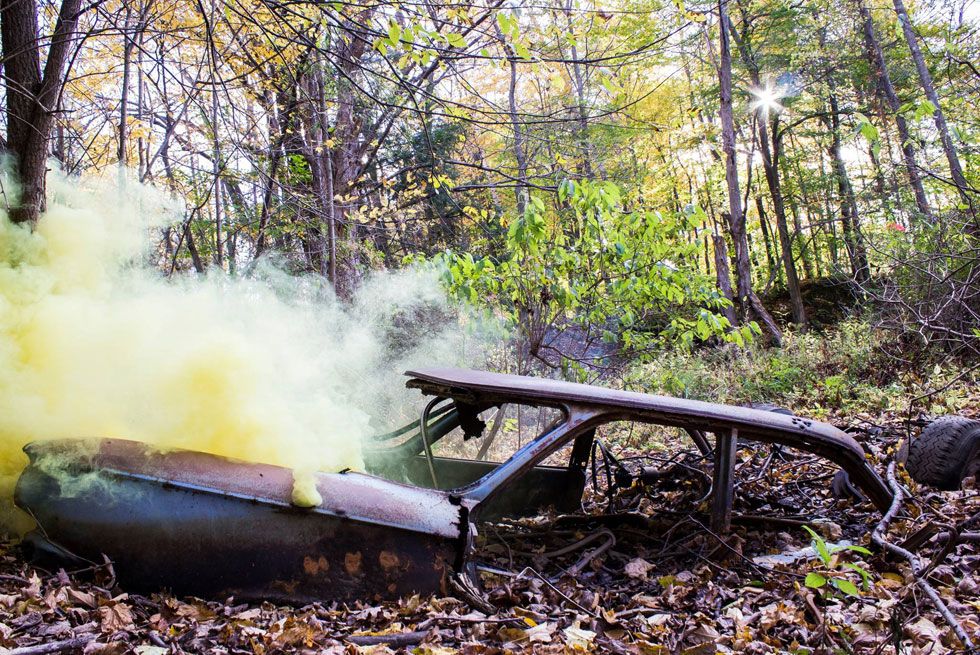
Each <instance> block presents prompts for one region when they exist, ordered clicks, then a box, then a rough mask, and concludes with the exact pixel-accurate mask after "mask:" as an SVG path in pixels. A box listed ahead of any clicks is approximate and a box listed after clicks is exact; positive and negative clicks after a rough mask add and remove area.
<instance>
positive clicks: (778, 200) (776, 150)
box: [756, 75, 806, 326]
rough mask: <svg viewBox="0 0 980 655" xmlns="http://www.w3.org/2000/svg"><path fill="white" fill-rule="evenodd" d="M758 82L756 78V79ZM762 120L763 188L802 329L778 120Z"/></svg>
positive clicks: (803, 319) (795, 316) (803, 311)
mask: <svg viewBox="0 0 980 655" xmlns="http://www.w3.org/2000/svg"><path fill="white" fill-rule="evenodd" d="M756 78H758V75H756ZM766 118H767V117H766V116H763V117H762V119H761V120H760V121H759V141H760V143H761V150H762V168H763V170H764V171H765V174H766V184H767V185H768V186H769V195H770V196H771V197H772V209H773V213H774V214H775V215H776V232H777V233H778V234H779V247H780V250H781V251H782V256H783V269H784V270H785V271H786V289H787V291H789V299H790V305H791V306H792V311H793V322H794V323H796V324H797V325H800V326H805V325H806V309H805V308H804V307H803V294H802V292H801V291H800V277H799V274H798V273H797V272H796V262H795V261H794V259H793V240H792V238H791V237H790V234H789V225H788V224H787V222H786V207H785V204H784V203H783V190H782V185H781V184H780V180H779V156H780V153H781V151H782V146H781V143H782V137H781V136H780V135H779V122H778V121H779V119H778V118H777V117H776V115H775V114H774V115H773V117H772V123H771V124H770V123H769V122H768V121H767V120H766ZM769 125H771V127H772V133H773V142H772V146H771V147H770V144H769Z"/></svg>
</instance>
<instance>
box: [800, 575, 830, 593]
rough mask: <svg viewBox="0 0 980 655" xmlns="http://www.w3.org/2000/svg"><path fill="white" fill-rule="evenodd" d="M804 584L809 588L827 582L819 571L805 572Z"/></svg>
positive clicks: (816, 587) (815, 587) (817, 587)
mask: <svg viewBox="0 0 980 655" xmlns="http://www.w3.org/2000/svg"><path fill="white" fill-rule="evenodd" d="M803 584H805V585H806V586H807V587H809V588H810V589H819V588H820V587H822V586H824V585H825V584H827V578H825V577H823V576H822V575H820V574H819V573H814V572H812V571H811V572H810V573H807V574H806V579H805V580H803Z"/></svg>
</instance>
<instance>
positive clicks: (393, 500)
mask: <svg viewBox="0 0 980 655" xmlns="http://www.w3.org/2000/svg"><path fill="white" fill-rule="evenodd" d="M407 375H408V376H409V381H408V386H409V387H411V388H416V389H418V390H420V391H421V392H422V393H423V394H425V395H427V396H431V397H432V398H431V399H430V401H429V402H428V403H427V404H426V405H425V409H424V410H423V411H422V415H421V417H420V419H419V420H418V421H415V422H414V423H412V424H411V425H409V426H406V427H405V428H402V429H401V430H398V431H395V432H393V433H390V434H388V435H383V436H382V437H378V438H377V439H376V440H375V442H374V443H373V444H372V449H371V450H370V451H369V452H368V453H367V454H366V462H367V470H368V471H369V472H368V473H357V472H349V471H346V472H339V473H321V474H319V476H318V480H317V485H318V490H319V492H320V494H321V495H322V497H323V503H322V505H320V506H319V507H315V508H312V509H302V508H298V507H294V506H292V505H291V504H290V497H291V488H292V482H293V478H292V473H291V471H289V470H288V469H284V468H279V467H275V466H269V465H264V464H254V463H245V462H240V461H234V460H230V459H226V458H222V457H216V456H213V455H207V454H203V453H197V452H189V451H172V452H163V453H161V452H158V451H155V450H153V449H151V448H149V447H147V446H145V445H143V444H140V443H136V442H131V441H123V440H115V439H105V440H97V441H85V442H79V441H57V442H43V443H34V444H31V445H28V446H27V447H26V451H27V453H28V455H29V456H30V459H31V464H30V465H29V466H28V468H27V469H26V470H25V471H24V473H23V474H22V475H21V478H20V480H19V482H18V486H17V490H16V502H17V504H18V506H20V507H21V508H23V509H24V510H25V511H27V512H29V513H30V514H31V515H32V516H33V517H34V518H35V520H36V521H37V524H38V529H37V530H36V531H35V532H34V533H33V534H32V535H30V537H29V538H28V543H30V544H32V545H33V547H34V549H35V550H36V551H38V552H40V553H45V554H47V555H49V556H50V555H55V556H57V557H60V558H62V559H76V560H78V561H94V562H101V561H102V554H105V555H106V556H108V557H109V558H110V559H111V560H112V562H113V565H114V569H115V572H116V574H117V575H118V577H119V579H120V580H121V581H122V582H124V583H125V584H127V585H128V586H129V587H130V588H132V589H137V590H146V591H155V590H159V589H171V590H172V591H174V592H176V593H180V594H189V595H197V596H203V597H211V598H225V597H228V596H235V597H236V598H239V599H270V600H277V601H287V602H294V603H295V602H300V603H301V602H308V601H325V600H335V599H336V600H351V599H357V598H362V599H375V598H390V597H395V596H400V595H405V594H410V593H432V592H435V593H446V592H447V591H451V589H452V588H454V585H460V584H463V585H465V584H466V582H467V580H469V579H470V578H469V577H468V576H470V575H471V574H472V567H473V562H472V561H471V552H472V546H473V539H474V537H475V534H476V530H477V528H478V526H479V525H480V524H481V523H482V522H484V521H487V520H492V519H494V518H496V517H501V516H519V515H526V514H529V513H533V512H536V511H539V510H541V509H543V508H545V507H548V506H551V507H554V508H555V509H556V510H558V511H574V510H576V509H578V508H579V507H580V503H581V499H582V494H583V491H584V489H585V486H586V481H587V466H588V463H589V458H590V455H591V453H592V451H593V444H594V442H595V439H596V436H595V435H596V428H597V427H599V426H602V425H603V424H607V423H610V422H614V421H631V422H637V423H643V424H654V425H663V426H671V427H675V428H680V429H681V430H682V431H686V433H687V435H689V437H690V438H691V439H692V440H693V442H694V445H695V446H696V447H697V449H698V450H699V451H700V452H701V454H702V455H703V456H707V457H710V458H711V461H713V475H712V478H713V479H712V484H711V489H712V491H711V499H712V500H711V503H712V508H711V515H712V516H711V519H712V523H713V525H714V527H715V528H716V529H718V530H724V529H726V528H727V526H728V524H729V522H730V520H731V515H732V495H733V488H734V487H733V485H734V479H733V478H734V471H735V451H736V444H737V442H739V441H741V442H743V443H744V442H763V443H769V444H781V445H784V446H787V447H791V448H794V449H798V450H801V451H805V452H808V453H812V454H815V455H818V456H820V457H823V458H826V459H828V460H830V461H831V462H833V463H834V464H836V465H838V466H840V468H841V469H843V470H844V471H846V473H847V474H848V476H849V478H850V481H851V483H852V484H853V485H854V486H856V487H857V488H858V489H859V490H860V491H861V492H862V493H863V495H864V496H865V497H866V498H867V499H868V500H869V501H870V502H872V503H873V504H874V505H876V506H877V507H878V508H879V509H885V508H887V507H888V505H889V503H890V501H891V494H890V491H889V489H888V487H887V485H886V484H885V483H884V482H883V481H882V479H881V478H880V477H879V476H878V474H877V473H875V471H874V470H873V469H872V467H871V466H870V465H869V464H868V462H867V461H866V457H865V453H864V451H863V450H862V448H861V446H860V445H858V443H857V442H856V441H855V440H854V439H852V438H851V437H850V436H848V435H847V434H845V433H843V432H841V431H840V430H838V429H836V428H834V427H832V426H830V425H827V424H824V423H820V422H817V421H812V420H809V419H805V418H799V417H796V416H787V415H783V414H779V413H773V412H770V411H762V410H759V409H750V408H744V407H733V406H727V405H719V404H712V403H705V402H698V401H691V400H681V399H676V398H669V397H662V396H653V395H646V394H641V393H631V392H625V391H615V390H611V389H605V388H598V387H592V386H587V385H581V384H572V383H566V382H557V381H552V380H543V379H536V378H530V377H520V376H513V375H503V374H496V373H487V372H479V371H469V370H460V369H448V368H423V369H418V370H415V371H410V372H408V374H407ZM511 403H516V404H522V405H524V406H532V407H544V408H550V409H551V410H554V420H552V421H550V422H548V423H546V424H544V425H542V426H541V428H540V431H539V433H538V434H537V436H536V437H535V438H533V439H532V440H529V441H528V442H527V443H525V444H523V445H522V446H521V447H520V448H518V449H517V450H516V452H514V453H513V454H512V455H511V456H510V457H509V458H508V459H506V460H505V461H503V462H501V463H492V462H488V461H481V460H480V459H479V458H477V459H458V458H450V457H443V456H437V455H435V454H434V452H433V449H434V445H435V444H437V443H438V442H439V441H440V440H441V439H443V438H444V437H445V436H446V435H447V434H449V433H450V432H452V431H456V432H462V434H463V438H464V439H466V440H470V439H473V440H475V442H476V443H479V441H480V440H481V439H482V440H484V441H486V440H492V439H493V434H492V433H493V432H494V431H495V430H496V428H497V427H498V426H497V425H496V424H495V425H494V426H493V427H492V428H489V429H488V428H487V425H486V424H485V423H484V421H483V420H482V419H481V414H483V413H485V412H488V410H492V409H493V408H500V407H503V406H505V405H508V404H511ZM710 435H713V438H712V437H711V436H710ZM471 443H472V442H471ZM392 444H394V445H392ZM560 450H561V452H563V453H567V459H566V460H565V461H564V463H563V464H562V465H560V466H555V465H550V464H546V463H545V460H546V458H549V457H551V456H553V455H554V454H555V453H557V452H558V451H560ZM484 451H485V449H484ZM52 454H54V455H56V456H57V460H58V461H59V462H60V466H62V467H63V470H67V471H68V475H69V476H71V477H72V478H78V479H81V478H82V477H86V476H87V477H88V478H90V479H89V483H87V484H84V485H79V486H78V488H77V489H71V490H67V489H63V482H64V477H63V476H61V475H59V476H58V477H55V476H54V475H53V474H52V473H51V471H50V468H49V467H47V466H44V465H42V463H43V462H44V460H45V458H46V456H48V455H52ZM394 480H399V481H394ZM457 588H458V587H457Z"/></svg>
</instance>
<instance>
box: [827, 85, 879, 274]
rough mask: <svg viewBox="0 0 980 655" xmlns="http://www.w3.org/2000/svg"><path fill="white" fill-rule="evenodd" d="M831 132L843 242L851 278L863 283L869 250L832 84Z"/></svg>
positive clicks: (867, 272) (831, 153)
mask: <svg viewBox="0 0 980 655" xmlns="http://www.w3.org/2000/svg"><path fill="white" fill-rule="evenodd" d="M830 121H831V136H832V141H831V145H830V159H831V162H832V163H833V167H834V178H835V179H836V181H837V192H838V195H840V221H841V227H842V228H843V230H844V246H845V247H846V248H847V256H848V258H849V259H850V262H851V273H852V275H853V276H854V279H855V280H857V281H858V282H859V283H861V284H864V283H865V282H867V281H868V280H870V279H871V271H870V269H869V268H868V254H867V251H866V249H865V247H864V236H863V235H862V233H861V223H860V221H859V219H858V208H857V201H856V200H855V198H854V189H853V187H851V180H850V178H849V177H848V175H847V167H846V166H845V165H844V158H843V157H842V156H841V139H840V112H839V110H838V107H837V95H836V94H835V93H834V92H833V87H831V93H830Z"/></svg>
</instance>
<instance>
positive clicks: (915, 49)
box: [892, 0, 977, 219]
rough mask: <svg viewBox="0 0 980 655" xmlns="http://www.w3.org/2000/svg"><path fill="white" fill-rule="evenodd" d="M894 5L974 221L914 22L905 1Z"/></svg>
mask: <svg viewBox="0 0 980 655" xmlns="http://www.w3.org/2000/svg"><path fill="white" fill-rule="evenodd" d="M892 4H894V5H895V13H896V14H898V22H899V23H901V25H902V33H903V34H904V35H905V40H906V42H908V46H909V50H910V51H911V52H912V60H913V61H914V62H915V70H916V72H918V74H919V83H920V84H922V90H923V91H925V93H926V98H928V99H929V102H931V103H932V106H933V107H934V111H933V114H932V118H933V120H934V121H935V123H936V129H937V130H938V131H939V141H940V143H942V145H943V152H945V153H946V161H948V162H949V174H950V177H951V178H952V179H953V184H954V185H956V190H957V191H958V192H959V194H960V198H961V199H962V200H963V202H964V203H965V204H966V205H967V206H968V207H969V208H970V213H971V214H972V215H973V217H974V219H976V217H977V211H976V206H975V205H974V202H973V198H972V197H971V195H970V194H969V193H968V190H970V188H971V187H970V185H969V184H968V183H967V181H966V177H964V176H963V169H962V167H961V166H960V159H959V157H958V156H957V154H956V147H955V146H954V145H953V139H952V138H950V136H949V128H948V127H947V126H946V117H945V116H944V115H943V110H942V107H940V105H939V96H938V95H937V94H936V87H935V86H934V85H933V83H932V75H931V74H930V73H929V68H928V67H927V66H926V61H925V59H924V58H923V57H922V50H921V49H920V48H919V42H918V39H917V38H916V36H915V30H913V29H912V21H910V20H909V14H908V12H907V11H906V10H905V3H904V2H903V0H892Z"/></svg>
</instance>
